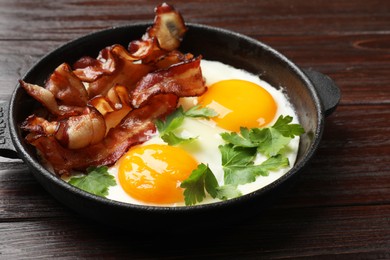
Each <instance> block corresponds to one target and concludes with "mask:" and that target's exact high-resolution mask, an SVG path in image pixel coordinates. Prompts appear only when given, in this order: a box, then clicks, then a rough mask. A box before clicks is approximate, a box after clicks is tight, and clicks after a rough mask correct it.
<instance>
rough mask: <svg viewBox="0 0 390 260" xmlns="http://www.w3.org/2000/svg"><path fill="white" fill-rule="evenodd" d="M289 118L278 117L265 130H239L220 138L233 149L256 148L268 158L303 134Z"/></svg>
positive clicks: (224, 134)
mask: <svg viewBox="0 0 390 260" xmlns="http://www.w3.org/2000/svg"><path fill="white" fill-rule="evenodd" d="M291 121H292V117H291V116H285V117H283V116H280V117H279V118H278V120H277V121H276V122H275V124H274V125H273V126H271V127H266V128H252V129H246V128H241V130H240V133H241V135H239V134H237V133H222V134H221V136H222V138H223V139H224V140H225V141H226V142H228V143H230V144H233V146H234V147H257V151H258V152H260V153H262V154H264V155H266V156H268V157H270V156H275V155H277V154H279V153H280V152H281V150H282V149H283V148H285V147H286V146H287V145H288V144H289V143H290V141H291V139H292V138H294V137H295V136H298V135H301V134H303V133H304V129H303V128H302V126H300V125H299V124H290V123H291Z"/></svg>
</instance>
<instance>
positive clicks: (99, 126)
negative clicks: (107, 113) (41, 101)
mask: <svg viewBox="0 0 390 260" xmlns="http://www.w3.org/2000/svg"><path fill="white" fill-rule="evenodd" d="M21 128H22V129H23V130H25V131H28V132H30V134H31V135H30V137H29V138H32V137H33V136H37V135H39V136H53V137H54V138H55V139H56V140H57V141H58V142H59V143H61V145H62V146H64V147H67V148H69V149H79V148H83V147H87V146H89V145H93V144H96V143H98V142H100V141H102V140H103V138H104V136H105V134H106V124H105V120H104V118H103V116H102V115H101V114H100V113H99V112H98V111H97V110H96V109H95V108H93V107H86V108H85V109H84V112H83V114H82V115H78V116H71V117H69V118H67V119H66V120H61V121H48V120H46V119H44V118H41V117H38V116H36V115H31V116H29V117H28V118H27V119H26V120H25V121H24V122H23V123H22V125H21Z"/></svg>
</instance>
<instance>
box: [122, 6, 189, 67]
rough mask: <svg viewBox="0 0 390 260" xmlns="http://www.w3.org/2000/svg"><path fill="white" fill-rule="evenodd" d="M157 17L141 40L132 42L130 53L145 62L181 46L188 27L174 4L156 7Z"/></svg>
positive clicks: (152, 60) (129, 47)
mask: <svg viewBox="0 0 390 260" xmlns="http://www.w3.org/2000/svg"><path fill="white" fill-rule="evenodd" d="M155 13H156V16H155V19H154V23H153V25H152V26H151V27H149V28H148V29H147V31H146V33H145V34H144V35H143V36H142V39H141V40H135V41H132V42H130V44H129V46H128V49H129V51H130V54H131V55H132V56H133V57H134V58H136V59H139V60H142V61H143V63H150V62H154V61H155V60H156V59H157V58H158V57H159V56H162V55H164V54H166V53H167V52H170V51H173V50H176V49H177V48H179V46H180V43H181V41H182V39H183V36H184V34H185V33H186V31H187V27H186V26H185V24H184V20H183V17H182V16H181V14H180V13H179V12H177V11H176V10H175V9H174V8H173V7H172V6H169V5H167V4H166V3H163V4H161V5H159V6H157V7H156V9H155Z"/></svg>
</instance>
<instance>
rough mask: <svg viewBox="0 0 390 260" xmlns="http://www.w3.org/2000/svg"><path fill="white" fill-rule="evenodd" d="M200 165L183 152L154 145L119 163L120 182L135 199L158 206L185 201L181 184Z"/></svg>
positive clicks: (135, 149) (137, 149) (133, 152)
mask: <svg viewBox="0 0 390 260" xmlns="http://www.w3.org/2000/svg"><path fill="white" fill-rule="evenodd" d="M197 166H198V162H197V161H196V160H195V159H194V158H193V157H192V156H191V155H190V154H188V153H187V152H186V151H184V150H183V149H181V148H178V147H173V146H168V145H159V144H151V145H145V146H136V147H133V148H132V149H130V150H129V151H128V152H127V153H126V154H125V156H123V157H122V158H121V159H120V162H119V167H118V178H119V183H120V185H121V186H122V188H123V189H124V190H125V192H126V193H128V194H129V195H130V196H132V197H133V198H135V199H138V200H141V201H144V202H150V203H156V204H166V203H176V202H182V201H184V197H183V189H182V188H180V184H181V182H182V181H183V180H185V179H187V178H188V177H189V175H190V174H191V172H192V171H193V170H194V169H196V168H197Z"/></svg>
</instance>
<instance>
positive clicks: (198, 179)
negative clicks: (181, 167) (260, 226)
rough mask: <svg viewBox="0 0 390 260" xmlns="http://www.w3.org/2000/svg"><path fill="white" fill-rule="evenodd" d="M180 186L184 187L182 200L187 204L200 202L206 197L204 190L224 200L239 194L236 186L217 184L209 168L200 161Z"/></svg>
mask: <svg viewBox="0 0 390 260" xmlns="http://www.w3.org/2000/svg"><path fill="white" fill-rule="evenodd" d="M180 187H182V188H184V189H185V190H184V202H185V204H186V205H187V206H189V205H195V204H196V203H198V202H202V201H203V199H204V198H205V197H206V191H207V193H209V194H210V196H211V197H213V198H219V199H221V200H225V199H228V198H234V197H238V196H240V195H241V192H240V191H239V190H237V187H236V186H233V185H224V186H219V185H218V181H217V179H216V178H215V176H214V174H213V172H212V171H211V170H210V168H209V167H208V166H207V165H205V164H203V163H201V164H199V165H198V168H196V169H195V170H193V171H192V173H191V175H190V177H188V179H186V180H185V181H183V182H182V183H181V185H180Z"/></svg>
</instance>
